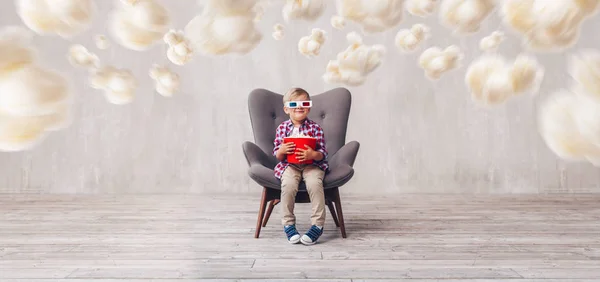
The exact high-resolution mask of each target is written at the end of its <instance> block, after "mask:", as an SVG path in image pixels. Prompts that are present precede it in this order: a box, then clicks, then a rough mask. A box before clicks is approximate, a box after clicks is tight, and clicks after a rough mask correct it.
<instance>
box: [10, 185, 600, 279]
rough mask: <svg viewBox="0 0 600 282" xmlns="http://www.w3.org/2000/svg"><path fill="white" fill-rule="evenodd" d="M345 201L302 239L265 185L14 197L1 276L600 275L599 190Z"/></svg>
mask: <svg viewBox="0 0 600 282" xmlns="http://www.w3.org/2000/svg"><path fill="white" fill-rule="evenodd" d="M343 198H344V202H343V208H344V217H345V222H346V228H347V232H348V238H346V239H343V238H341V236H340V232H339V229H338V228H336V227H335V225H334V223H333V221H332V219H331V216H330V214H328V215H327V219H326V223H325V233H324V235H323V237H322V239H321V240H320V242H319V244H316V245H314V246H302V245H290V244H288V243H287V242H286V241H285V239H284V234H283V231H282V228H281V225H280V217H281V214H280V210H279V207H276V208H275V210H274V211H273V214H272V218H271V220H270V221H269V224H268V225H267V227H264V228H263V230H262V232H261V237H260V238H259V239H254V238H253V235H254V225H255V222H256V216H257V208H258V201H259V199H258V196H256V197H253V196H244V195H241V196H239V197H235V198H233V199H231V198H230V197H228V196H221V195H210V196H199V195H198V196H190V195H144V196H139V195H119V196H116V195H105V196H90V195H11V194H8V195H3V197H0V281H2V282H22V281H33V282H66V281H70V282H80V281H90V280H93V281H95V282H98V281H104V282H116V281H125V280H126V281H162V282H175V281H178V282H182V281H212V282H226V281H227V282H229V281H313V282H316V281H339V282H342V281H343V282H350V281H353V282H368V281H372V282H389V281H412V282H433V281H436V282H438V281H443V282H457V281H468V282H490V281H510V282H526V281H544V282H559V281H560V282H591V281H600V205H598V203H599V202H600V195H493V196H465V195H404V196H402V197H372V198H368V199H365V198H358V197H354V198H353V197H343ZM199 203H201V204H199ZM296 214H297V217H298V228H299V230H300V231H301V232H302V231H304V230H306V229H307V228H308V227H309V226H310V223H309V218H310V205H308V204H301V205H298V206H297V208H296Z"/></svg>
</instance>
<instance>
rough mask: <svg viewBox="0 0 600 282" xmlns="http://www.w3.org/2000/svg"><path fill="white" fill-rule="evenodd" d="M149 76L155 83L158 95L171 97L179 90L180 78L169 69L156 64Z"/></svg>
mask: <svg viewBox="0 0 600 282" xmlns="http://www.w3.org/2000/svg"><path fill="white" fill-rule="evenodd" d="M149 75H150V77H151V78H152V79H153V80H154V82H155V85H154V87H155V89H156V92H158V94H160V95H162V96H165V97H171V96H173V94H175V92H177V91H178V90H179V76H178V75H177V74H176V73H174V72H172V71H171V70H170V69H168V68H167V67H163V66H159V65H157V64H154V65H153V66H152V68H151V69H150V72H149Z"/></svg>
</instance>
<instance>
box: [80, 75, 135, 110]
mask: <svg viewBox="0 0 600 282" xmlns="http://www.w3.org/2000/svg"><path fill="white" fill-rule="evenodd" d="M90 86H91V87H92V88H94V89H100V90H103V91H104V95H105V97H106V99H107V100H108V101H109V102H110V103H112V104H115V105H124V104H128V103H131V102H132V101H133V98H134V97H135V90H136V88H137V86H138V82H137V79H136V78H135V76H134V75H133V74H132V73H131V71H129V70H125V69H118V68H115V67H113V66H103V67H101V68H99V69H97V70H95V71H94V72H93V73H92V74H91V75H90Z"/></svg>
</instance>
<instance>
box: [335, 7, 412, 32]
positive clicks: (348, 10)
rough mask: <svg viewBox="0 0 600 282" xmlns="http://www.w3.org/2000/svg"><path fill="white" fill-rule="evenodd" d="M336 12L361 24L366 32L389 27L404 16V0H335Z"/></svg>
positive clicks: (400, 20) (397, 22)
mask: <svg viewBox="0 0 600 282" xmlns="http://www.w3.org/2000/svg"><path fill="white" fill-rule="evenodd" d="M336 8H337V14H338V15H339V16H341V17H343V18H345V19H346V20H351V21H354V22H356V23H358V24H360V25H361V26H362V31H363V32H364V33H367V34H372V33H378V32H383V31H386V30H388V29H391V28H393V27H395V26H397V25H398V24H400V22H402V20H403V18H404V0H378V1H364V0H336Z"/></svg>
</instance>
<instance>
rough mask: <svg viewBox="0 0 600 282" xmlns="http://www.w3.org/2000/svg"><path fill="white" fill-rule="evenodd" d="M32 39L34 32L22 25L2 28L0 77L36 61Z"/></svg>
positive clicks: (0, 31)
mask: <svg viewBox="0 0 600 282" xmlns="http://www.w3.org/2000/svg"><path fill="white" fill-rule="evenodd" d="M32 39H33V37H32V34H31V33H30V32H28V31H27V30H24V29H23V28H20V27H14V26H7V27H4V28H2V29H0V78H1V77H2V76H4V75H8V74H10V72H12V71H15V70H18V69H20V68H22V67H25V66H28V65H31V64H33V63H34V62H35V61H36V59H37V52H36V50H35V49H34V48H33V45H32V43H31V41H32Z"/></svg>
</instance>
